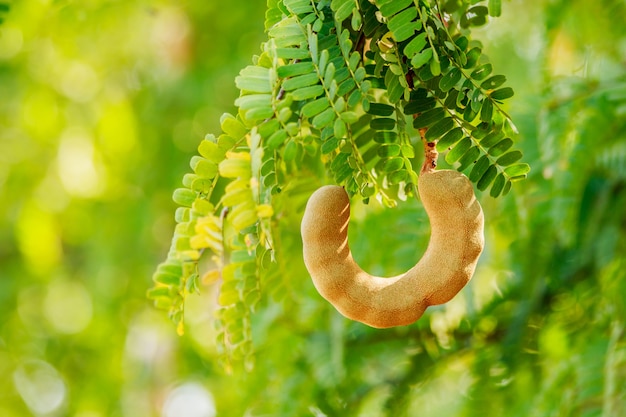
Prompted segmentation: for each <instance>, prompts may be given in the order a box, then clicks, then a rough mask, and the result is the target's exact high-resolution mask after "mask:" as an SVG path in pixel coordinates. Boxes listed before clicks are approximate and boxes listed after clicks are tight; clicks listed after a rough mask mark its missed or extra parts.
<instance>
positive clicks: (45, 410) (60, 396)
mask: <svg viewBox="0 0 626 417" xmlns="http://www.w3.org/2000/svg"><path fill="white" fill-rule="evenodd" d="M13 383H14V384H15V388H16V389H17V392H19V394H20V396H21V397H22V399H23V400H24V402H25V403H26V405H27V406H28V408H29V409H30V410H31V411H32V412H33V413H34V414H37V415H49V414H52V413H54V412H55V411H57V410H59V409H60V408H61V406H62V405H63V403H64V402H65V396H66V393H67V388H66V387H65V383H64V382H63V380H62V379H61V376H60V375H59V373H58V372H57V370H56V369H54V367H52V365H50V364H49V363H47V362H44V361H41V360H30V361H27V362H24V363H22V364H21V365H20V366H19V367H18V368H17V369H16V370H15V372H13Z"/></svg>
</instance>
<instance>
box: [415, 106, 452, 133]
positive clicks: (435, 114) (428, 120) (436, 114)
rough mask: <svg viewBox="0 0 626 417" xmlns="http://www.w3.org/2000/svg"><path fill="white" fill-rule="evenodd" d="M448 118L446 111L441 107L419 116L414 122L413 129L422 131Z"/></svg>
mask: <svg viewBox="0 0 626 417" xmlns="http://www.w3.org/2000/svg"><path fill="white" fill-rule="evenodd" d="M445 116H446V111H445V110H444V109H442V108H441V107H435V108H434V109H431V110H428V111H425V112H423V113H422V114H420V115H419V116H417V117H416V118H415V119H414V120H413V127H414V128H416V129H421V128H424V127H428V126H430V125H432V124H433V123H436V122H437V121H439V120H441V119H443V118H444V117H445Z"/></svg>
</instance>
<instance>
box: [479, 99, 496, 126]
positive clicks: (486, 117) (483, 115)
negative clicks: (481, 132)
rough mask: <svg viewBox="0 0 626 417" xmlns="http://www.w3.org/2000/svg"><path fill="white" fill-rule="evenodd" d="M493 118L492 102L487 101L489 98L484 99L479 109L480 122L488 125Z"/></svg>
mask: <svg viewBox="0 0 626 417" xmlns="http://www.w3.org/2000/svg"><path fill="white" fill-rule="evenodd" d="M492 117H493V102H492V101H491V100H489V98H485V99H484V100H483V105H482V107H481V109H480V120H482V121H483V122H486V123H489V122H491V118H492Z"/></svg>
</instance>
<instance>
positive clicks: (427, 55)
mask: <svg viewBox="0 0 626 417" xmlns="http://www.w3.org/2000/svg"><path fill="white" fill-rule="evenodd" d="M432 57H433V50H432V49H430V48H427V49H424V50H423V51H422V52H420V53H417V54H415V56H413V58H411V66H412V67H413V68H415V69H418V68H421V67H423V66H424V65H426V63H427V62H429V61H430V60H431V58H432Z"/></svg>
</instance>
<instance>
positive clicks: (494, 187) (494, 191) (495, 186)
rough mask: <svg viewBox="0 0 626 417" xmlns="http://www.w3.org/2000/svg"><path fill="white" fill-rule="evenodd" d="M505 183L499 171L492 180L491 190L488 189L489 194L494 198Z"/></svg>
mask: <svg viewBox="0 0 626 417" xmlns="http://www.w3.org/2000/svg"><path fill="white" fill-rule="evenodd" d="M505 183H506V179H505V178H504V175H503V174H502V173H499V174H498V176H497V177H496V178H495V180H494V181H493V185H492V186H491V190H490V191H489V195H490V196H492V197H493V198H496V197H498V196H499V195H500V193H501V192H502V189H503V188H504V184H505Z"/></svg>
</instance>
